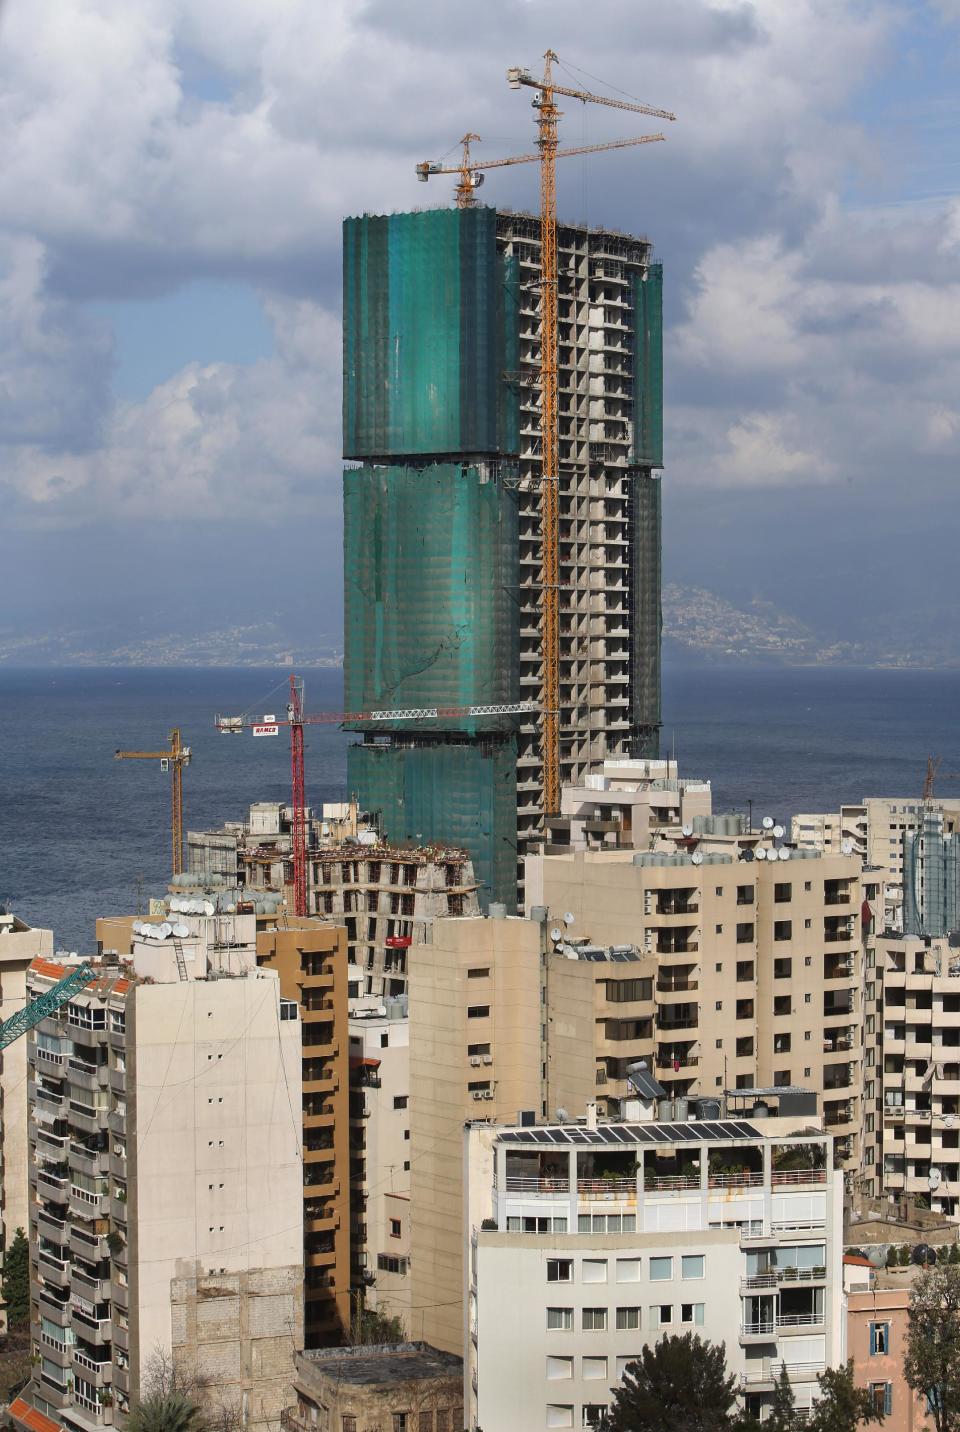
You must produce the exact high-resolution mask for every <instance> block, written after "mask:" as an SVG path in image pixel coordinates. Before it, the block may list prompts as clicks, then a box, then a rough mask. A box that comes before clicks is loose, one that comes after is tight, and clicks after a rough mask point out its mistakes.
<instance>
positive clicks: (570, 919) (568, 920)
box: [563, 910, 575, 925]
mask: <svg viewBox="0 0 960 1432" xmlns="http://www.w3.org/2000/svg"><path fill="white" fill-rule="evenodd" d="M563 923H564V924H565V925H572V924H574V923H575V921H574V915H573V911H572V910H568V911H567V913H566V914H565V915H564V917H563Z"/></svg>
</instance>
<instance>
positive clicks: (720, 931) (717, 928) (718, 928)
mask: <svg viewBox="0 0 960 1432" xmlns="http://www.w3.org/2000/svg"><path fill="white" fill-rule="evenodd" d="M713 932H714V934H715V935H722V934H723V926H722V925H714V927H713Z"/></svg>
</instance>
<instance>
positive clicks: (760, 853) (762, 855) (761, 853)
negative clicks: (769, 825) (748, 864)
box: [753, 845, 767, 860]
mask: <svg viewBox="0 0 960 1432" xmlns="http://www.w3.org/2000/svg"><path fill="white" fill-rule="evenodd" d="M753 853H754V855H755V856H756V858H757V859H758V860H766V858H767V852H766V851H765V850H764V848H763V846H762V845H758V846H757V848H756V850H755V851H754V852H753Z"/></svg>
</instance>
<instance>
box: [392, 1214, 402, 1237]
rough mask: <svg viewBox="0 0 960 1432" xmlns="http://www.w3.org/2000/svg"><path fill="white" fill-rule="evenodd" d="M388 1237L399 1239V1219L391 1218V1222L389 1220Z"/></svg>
mask: <svg viewBox="0 0 960 1432" xmlns="http://www.w3.org/2000/svg"><path fill="white" fill-rule="evenodd" d="M390 1237H391V1238H399V1237H400V1220H399V1218H391V1220H390Z"/></svg>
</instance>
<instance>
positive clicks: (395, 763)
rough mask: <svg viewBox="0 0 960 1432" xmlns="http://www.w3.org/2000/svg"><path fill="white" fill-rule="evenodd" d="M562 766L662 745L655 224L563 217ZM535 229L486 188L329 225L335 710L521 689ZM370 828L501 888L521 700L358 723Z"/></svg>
mask: <svg viewBox="0 0 960 1432" xmlns="http://www.w3.org/2000/svg"><path fill="white" fill-rule="evenodd" d="M556 244H557V275H558V278H557V295H556V302H557V335H556V336H557V353H558V364H557V407H558V464H559V468H558V479H559V480H558V484H557V485H558V503H559V514H558V515H559V539H560V549H559V588H560V602H559V627H560V633H559V639H560V673H559V676H560V681H559V754H560V779H561V782H562V783H567V782H572V781H582V779H583V777H584V776H585V775H586V774H587V773H588V772H589V770H590V769H591V767H593V766H594V765H595V764H596V763H597V762H599V761H601V760H602V759H604V758H605V757H610V756H617V755H622V756H656V754H657V751H658V740H659V725H660V483H659V478H658V476H657V469H658V468H659V467H660V466H661V465H662V342H661V308H662V298H661V295H662V275H661V269H660V266H659V265H658V264H656V263H654V262H653V261H652V250H651V244H650V243H649V241H648V240H646V239H644V238H638V237H635V236H633V235H630V234H621V233H612V232H609V231H607V230H601V229H591V228H587V227H582V226H578V225H570V224H565V223H563V222H560V223H558V225H557V229H556ZM540 247H541V224H540V219H539V218H538V217H536V216H534V215H528V214H516V213H507V212H499V211H497V210H496V209H493V208H485V207H480V206H476V207H466V208H457V209H433V210H425V211H422V212H417V213H409V214H393V215H389V216H366V215H365V216H363V217H362V218H353V219H347V220H346V221H345V224H344V411H343V430H344V443H343V447H344V456H345V458H347V459H349V460H351V461H352V462H354V463H356V464H359V465H358V466H350V467H348V469H347V470H346V472H345V474H344V559H345V575H344V589H345V615H344V624H345V632H344V668H345V694H344V707H345V709H346V710H348V711H370V710H376V709H380V708H385V707H389V708H398V707H411V708H415V707H424V706H446V707H450V706H461V707H464V706H472V705H480V704H496V703H502V704H509V703H517V702H520V701H531V702H534V703H536V702H538V701H539V700H540V693H541V690H542V688H543V669H542V646H541V626H540V605H541V602H540V598H541V583H542V571H543V561H542V555H543V554H542V540H541V532H542V525H541V501H540V490H541V470H542V463H541V456H542V447H541V421H540V404H541V382H540V371H541V370H540V358H541V353H540V345H541V322H542V313H541V304H542V286H541V283H540V273H541V251H540ZM352 724H353V729H355V730H356V731H357V732H358V733H359V734H360V736H361V740H360V742H359V743H357V744H355V745H353V746H352V747H351V748H350V751H349V759H348V777H349V784H350V789H351V793H353V794H356V795H357V797H358V798H359V800H360V803H361V804H362V805H363V806H364V807H365V808H366V809H369V810H371V811H379V812H380V813H381V818H382V822H383V829H384V833H385V835H386V836H387V837H388V838H390V839H391V840H395V841H402V840H405V839H409V840H413V841H416V843H417V844H418V845H423V844H426V843H429V842H430V841H431V840H434V839H436V840H443V841H449V842H453V843H455V844H457V845H459V846H463V847H465V848H466V849H468V850H469V851H470V854H471V856H472V859H473V863H474V869H475V873H476V876H477V879H478V881H479V883H480V894H481V897H485V899H486V900H487V901H490V900H496V901H501V902H504V903H506V904H507V906H508V908H512V907H513V906H514V905H515V902H516V895H517V878H518V859H519V858H520V857H522V855H523V853H524V850H525V849H526V848H527V846H528V844H529V843H530V842H531V841H535V840H538V839H540V838H542V833H543V815H544V780H543V762H542V745H541V739H540V723H539V721H538V717H537V715H536V714H530V715H523V714H513V715H503V716H494V717H489V718H485V719H453V718H451V719H449V720H446V721H444V722H443V723H433V724H432V726H431V728H430V730H429V731H426V730H424V727H423V723H422V722H420V723H417V722H415V721H411V722H410V723H409V724H408V725H406V726H404V725H402V724H401V723H394V724H393V725H392V726H391V729H390V731H389V733H386V732H384V729H383V727H382V725H381V726H379V727H377V726H376V725H375V724H372V723H369V722H366V723H365V722H362V721H360V722H356V723H352Z"/></svg>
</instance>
